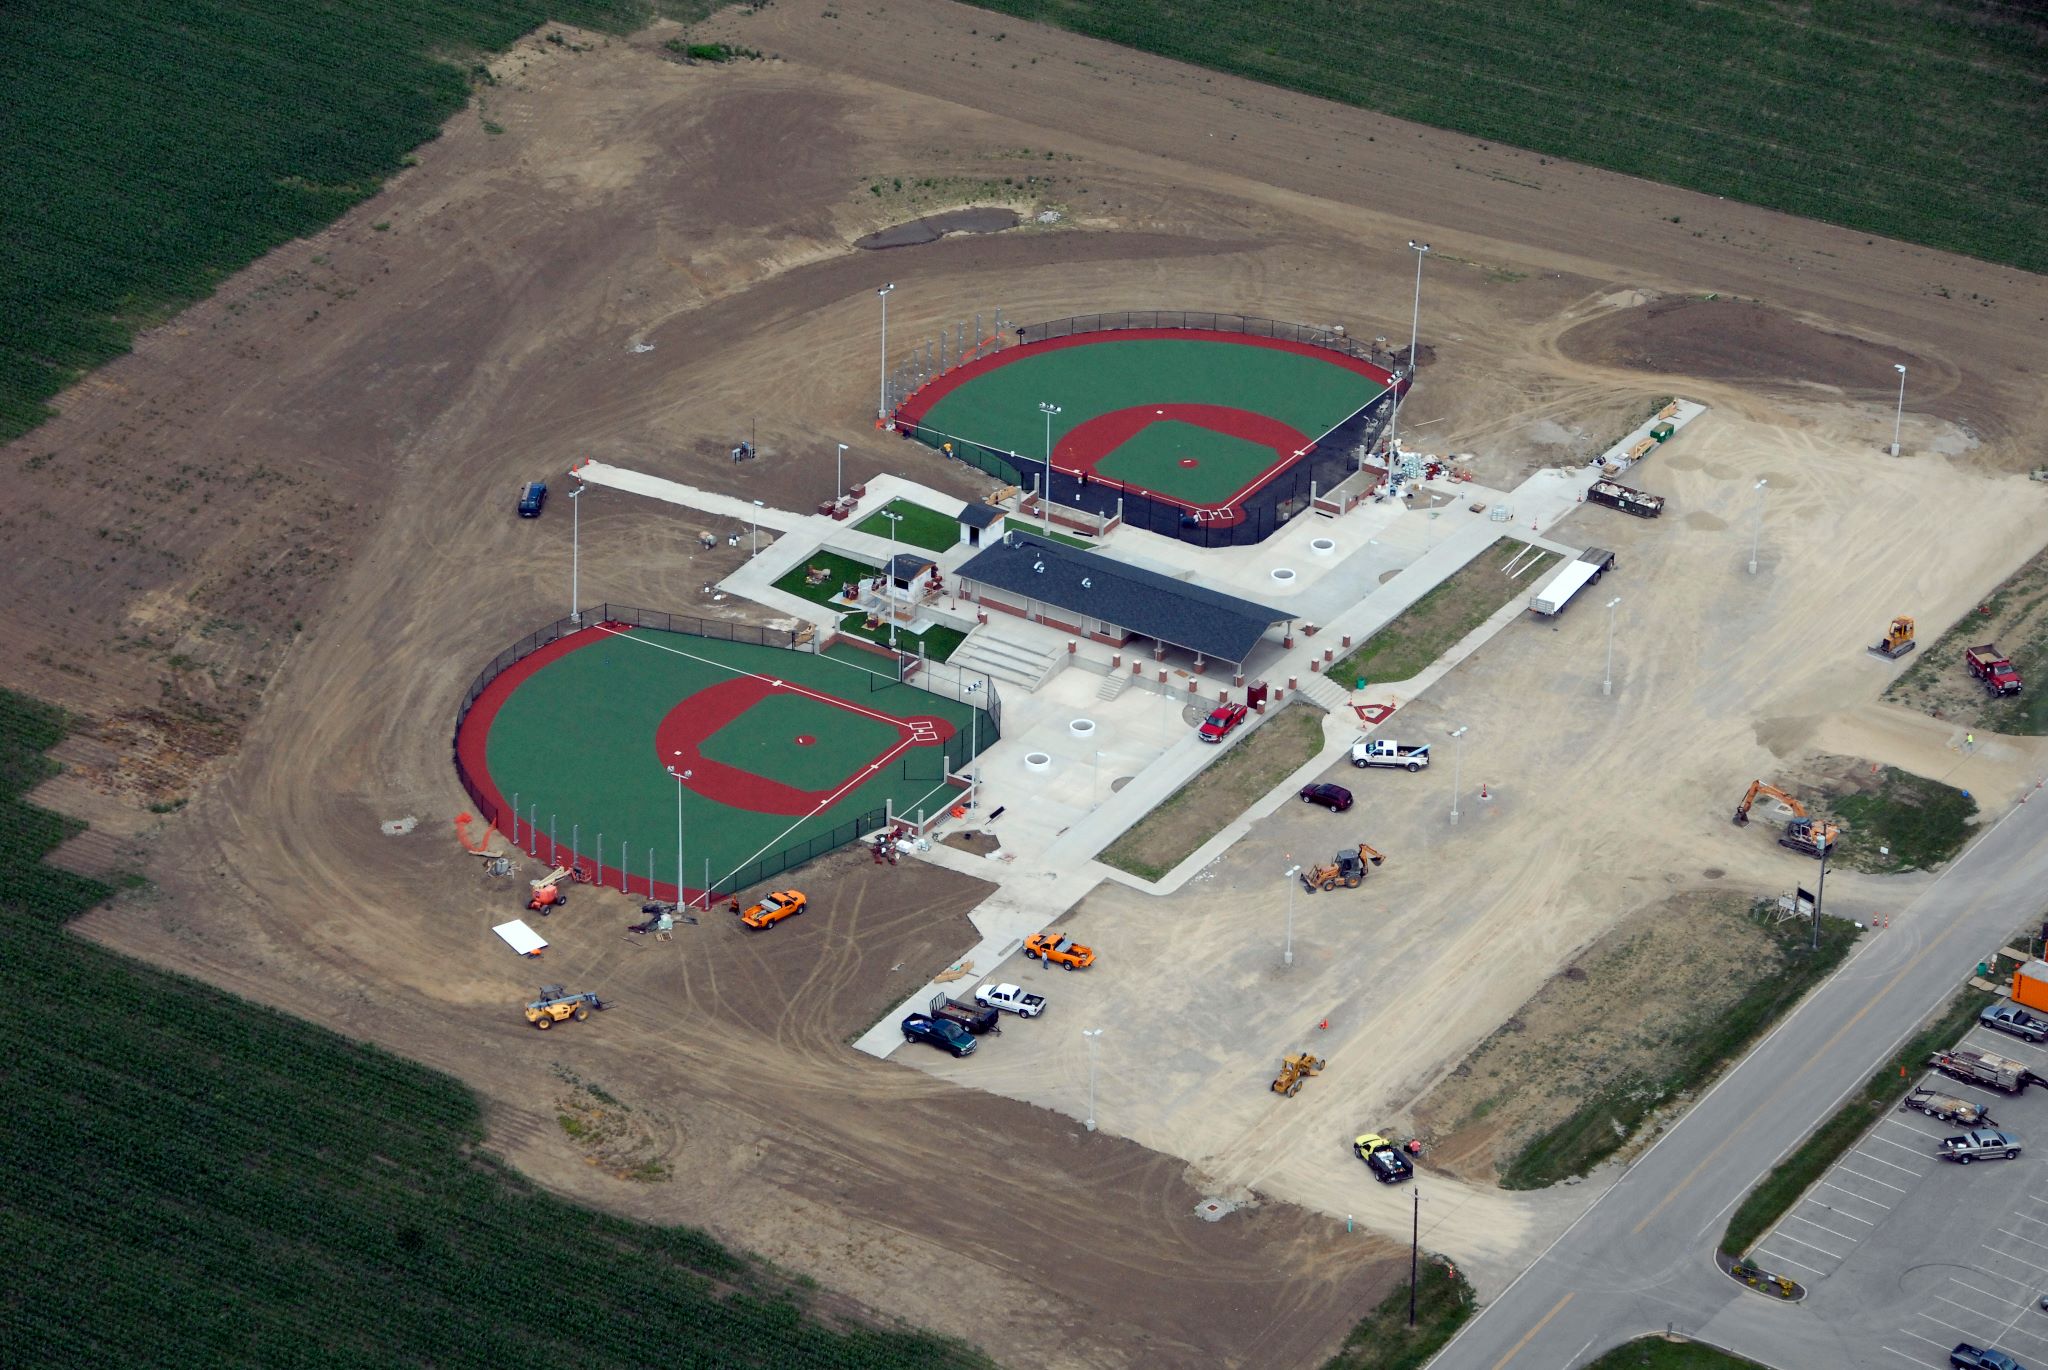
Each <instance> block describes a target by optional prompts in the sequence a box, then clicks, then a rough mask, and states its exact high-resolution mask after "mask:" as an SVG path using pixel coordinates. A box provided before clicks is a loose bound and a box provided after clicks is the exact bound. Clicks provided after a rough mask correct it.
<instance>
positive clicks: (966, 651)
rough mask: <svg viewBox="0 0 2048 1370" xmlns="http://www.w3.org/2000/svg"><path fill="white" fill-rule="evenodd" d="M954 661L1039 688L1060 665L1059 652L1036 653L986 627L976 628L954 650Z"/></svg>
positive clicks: (1028, 686)
mask: <svg viewBox="0 0 2048 1370" xmlns="http://www.w3.org/2000/svg"><path fill="white" fill-rule="evenodd" d="M953 664H954V665H956V666H965V667H966V668H967V669H968V670H970V671H980V672H982V673H983V674H984V675H992V676H994V677H995V678H996V679H998V680H1007V681H1009V682H1010V683H1011V684H1013V685H1022V686H1024V687H1025V688H1026V689H1029V690H1036V689H1037V688H1038V687H1039V686H1040V685H1043V684H1044V683H1045V681H1046V677H1048V676H1050V675H1051V674H1052V673H1053V671H1054V669H1055V668H1057V667H1058V666H1059V664H1060V659H1059V654H1058V653H1057V652H1051V651H1047V652H1034V651H1032V650H1031V649H1030V648H1028V647H1021V646H1019V645H1018V644H1016V643H1014V642H1005V641H1003V640H1001V639H999V638H996V637H993V636H991V635H990V634H989V632H988V630H987V629H986V628H976V629H975V630H974V631H973V632H971V633H969V634H968V635H967V640H966V641H965V642H963V643H961V644H960V645H959V647H957V648H955V649H954V652H953Z"/></svg>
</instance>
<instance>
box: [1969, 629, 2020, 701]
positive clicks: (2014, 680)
mask: <svg viewBox="0 0 2048 1370" xmlns="http://www.w3.org/2000/svg"><path fill="white" fill-rule="evenodd" d="M1963 662H1964V664H1966V665H1967V666H1969V668H1970V674H1971V675H1973V676H1975V677H1977V679H1978V680H1980V681H1982V682H1983V684H1984V691H1985V693H1987V694H1989V695H1991V696H1993V697H1994V698H1995V697H1996V696H1999V695H2016V694H2018V693H2019V692H2020V690H2021V688H2022V685H2021V682H2020V673H2019V672H2018V671H2016V670H2014V669H2013V664H2012V663H2011V662H2010V661H2007V660H2006V659H2005V654H2004V653H2002V652H2000V651H1999V650H1998V644H1997V643H1995V642H1987V643H1985V644H1984V645H1983V646H1982V647H1970V648H1966V649H1965V650H1964V652H1963Z"/></svg>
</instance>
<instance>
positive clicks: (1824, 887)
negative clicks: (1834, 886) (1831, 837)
mask: <svg viewBox="0 0 2048 1370" xmlns="http://www.w3.org/2000/svg"><path fill="white" fill-rule="evenodd" d="M1814 827H1815V828H1816V829H1818V830H1819V832H1820V834H1821V837H1822V839H1823V840H1825V839H1826V837H1827V824H1826V823H1825V822H1823V821H1820V820H1816V821H1815V823H1814ZM1834 851H1835V844H1834V843H1833V842H1829V843H1828V844H1827V845H1826V846H1824V847H1822V848H1821V849H1820V882H1819V883H1818V884H1816V885H1815V886H1814V887H1813V950H1815V951H1819V950H1820V905H1821V900H1823V899H1825V898H1826V897H1827V892H1828V858H1829V857H1830V856H1832V855H1834Z"/></svg>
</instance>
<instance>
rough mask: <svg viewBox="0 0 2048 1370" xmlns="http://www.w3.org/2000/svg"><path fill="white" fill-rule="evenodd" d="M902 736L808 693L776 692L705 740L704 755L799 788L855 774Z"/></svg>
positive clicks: (885, 725)
mask: <svg viewBox="0 0 2048 1370" xmlns="http://www.w3.org/2000/svg"><path fill="white" fill-rule="evenodd" d="M877 661H878V662H880V658H877ZM883 664H886V663H883ZM800 738H809V739H810V741H809V742H807V743H806V742H801V741H799V740H798V739H800ZM901 738H902V733H901V732H900V731H899V730H898V729H897V728H896V727H895V726H893V725H892V724H888V723H884V722H882V721H881V720H880V719H874V718H862V717H861V716H859V715H858V714H849V713H848V712H847V711H846V710H844V709H842V708H839V707H837V706H836V705H832V704H827V703H825V702H824V701H822V700H817V699H812V698H810V697H809V696H807V695H795V694H775V695H770V696H768V698H766V699H764V700H762V701H761V702H760V703H759V704H756V705H755V706H754V707H753V708H751V709H749V710H747V711H746V712H745V713H743V714H741V715H740V716H739V717H738V718H735V719H734V720H733V721H732V722H730V723H728V724H726V725H725V726H724V727H723V728H720V729H719V730H718V731H717V732H715V733H713V734H712V735H711V736H710V737H708V738H706V739H705V742H704V755H706V756H708V757H710V758H711V759H712V760H713V761H721V762H724V763H725V764H726V765H728V766H736V767H738V768H739V769H740V770H743V771H751V772H753V773H754V774H755V775H765V776H767V777H768V778H769V779H770V780H779V781H781V782H782V783H783V784H785V785H794V786H795V787H796V788H798V789H800V790H801V789H809V788H811V787H812V786H813V785H816V784H817V783H818V781H819V778H820V777H822V776H843V775H851V774H852V773H853V770H854V768H855V767H856V766H859V765H862V764H863V763H865V762H868V761H872V760H874V758H876V757H877V756H880V755H881V754H882V753H883V752H886V751H888V750H889V749H890V748H891V747H893V746H895V745H896V743H897V742H898V741H900V740H901Z"/></svg>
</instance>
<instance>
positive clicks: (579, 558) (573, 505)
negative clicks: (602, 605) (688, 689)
mask: <svg viewBox="0 0 2048 1370" xmlns="http://www.w3.org/2000/svg"><path fill="white" fill-rule="evenodd" d="M583 490H584V485H583V483H582V482H581V481H578V482H577V483H576V488H575V489H574V490H571V491H570V492H569V621H570V622H571V623H574V624H576V625H577V626H578V627H581V626H582V624H583V579H582V577H583V501H582V500H581V499H580V498H578V496H580V495H581V494H582V493H583Z"/></svg>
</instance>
